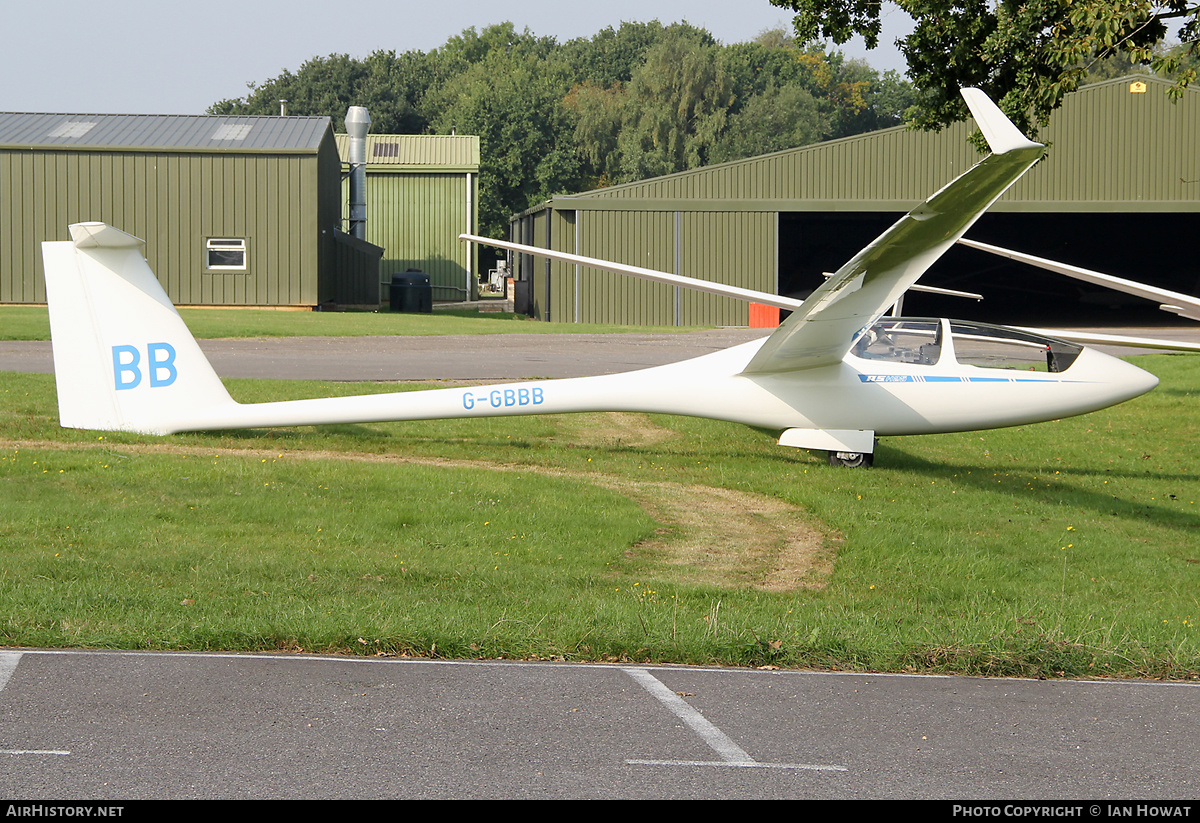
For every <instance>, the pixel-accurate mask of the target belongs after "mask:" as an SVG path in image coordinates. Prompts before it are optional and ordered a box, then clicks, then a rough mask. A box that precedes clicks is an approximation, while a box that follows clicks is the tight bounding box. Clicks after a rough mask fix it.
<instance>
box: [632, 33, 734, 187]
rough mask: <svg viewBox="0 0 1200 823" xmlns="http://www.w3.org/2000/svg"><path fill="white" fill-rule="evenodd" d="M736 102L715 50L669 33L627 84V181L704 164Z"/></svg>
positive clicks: (689, 37) (686, 35)
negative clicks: (730, 108) (731, 107)
mask: <svg viewBox="0 0 1200 823" xmlns="http://www.w3.org/2000/svg"><path fill="white" fill-rule="evenodd" d="M733 99H734V95H733V84H732V83H731V82H730V79H729V76H728V74H727V73H726V72H725V69H724V67H723V66H722V65H721V63H720V61H719V60H718V59H717V47H716V46H713V45H710V44H708V43H706V42H705V41H704V40H703V39H701V38H698V37H695V36H694V35H692V34H691V33H689V32H685V31H678V32H669V33H668V34H667V36H665V37H663V38H662V39H661V40H659V42H658V43H656V44H655V45H654V46H652V47H651V48H650V49H649V50H648V51H647V52H646V58H645V61H644V62H643V63H642V65H640V66H639V67H638V68H637V70H636V71H635V72H634V73H633V76H632V77H631V78H630V81H629V86H628V101H627V104H626V117H625V119H624V122H623V125H622V128H621V132H620V135H619V136H618V139H617V147H618V149H619V151H620V153H621V163H622V167H623V173H624V175H625V176H626V179H638V178H643V177H657V176H659V175H663V174H671V173H673V172H677V171H684V170H687V169H694V168H696V167H697V166H702V165H704V164H705V163H706V162H708V152H709V150H710V149H711V147H712V145H713V144H714V143H715V142H716V140H717V138H718V137H719V136H720V134H721V131H722V129H724V127H725V118H726V116H727V114H728V111H729V107H730V105H731V104H732V103H733Z"/></svg>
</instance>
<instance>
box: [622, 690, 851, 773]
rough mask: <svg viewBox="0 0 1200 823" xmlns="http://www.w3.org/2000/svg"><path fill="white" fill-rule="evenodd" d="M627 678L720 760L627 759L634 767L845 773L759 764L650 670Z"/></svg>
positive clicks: (834, 769) (831, 768) (837, 769)
mask: <svg viewBox="0 0 1200 823" xmlns="http://www.w3.org/2000/svg"><path fill="white" fill-rule="evenodd" d="M622 671H624V672H625V673H626V674H627V675H629V676H630V677H632V678H633V679H634V680H635V681H637V683H638V685H640V686H641V687H642V688H643V689H645V690H646V691H648V692H650V694H651V695H653V696H654V697H655V699H657V700H658V701H659V702H660V703H662V704H663V705H664V706H666V707H667V708H668V709H670V710H671V712H672V713H673V714H674V715H675V716H676V717H678V718H679V719H680V720H682V721H683V722H684V723H686V724H687V725H688V726H689V727H691V729H692V731H694V732H696V734H698V735H700V739H701V740H703V741H704V742H705V743H707V744H708V746H709V747H710V748H711V749H712V750H713V751H715V752H716V753H717V754H718V755H719V756H720V758H721V759H720V760H719V761H711V760H626V761H625V762H626V763H628V764H629V765H631V766H727V767H734V768H749V769H805V770H811V771H829V772H844V771H847V769H845V768H844V767H842V766H814V765H807V764H803V763H759V762H758V761H756V760H755V759H754V758H752V757H751V756H750V755H749V754H747V753H746V751H745V750H744V749H742V747H741V746H739V745H738V744H737V743H734V742H733V740H731V739H730V738H729V736H728V735H726V734H725V733H724V732H723V731H721V730H720V729H718V728H717V727H716V726H714V725H713V724H712V723H710V722H709V721H708V719H707V718H706V717H705V716H704V715H702V714H700V712H698V711H696V710H695V709H694V708H692V706H691V704H690V703H688V702H687V701H686V700H684V699H683V698H682V697H680V696H679V695H677V694H675V692H673V691H671V690H670V689H668V688H667V687H666V685H664V684H663V682H662V681H661V680H659V679H658V678H656V677H655V676H654V675H652V674H650V672H648V671H647V670H646V669H622Z"/></svg>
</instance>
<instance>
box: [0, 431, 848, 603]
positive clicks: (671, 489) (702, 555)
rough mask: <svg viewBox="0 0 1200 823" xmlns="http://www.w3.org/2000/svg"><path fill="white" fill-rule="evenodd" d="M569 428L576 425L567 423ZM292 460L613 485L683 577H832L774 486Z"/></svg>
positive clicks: (645, 549)
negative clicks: (738, 487) (650, 526)
mask: <svg viewBox="0 0 1200 823" xmlns="http://www.w3.org/2000/svg"><path fill="white" fill-rule="evenodd" d="M588 417H591V418H600V419H592V420H591V421H590V422H588V423H587V424H586V425H583V426H581V427H580V428H579V429H578V430H577V431H565V432H564V434H565V435H566V437H560V438H558V439H561V440H570V441H571V442H574V443H578V444H579V445H606V444H612V443H619V444H621V445H624V446H637V445H645V444H648V443H652V442H654V441H656V440H659V439H662V438H664V437H666V436H669V434H670V433H669V432H668V431H666V430H664V429H660V428H658V427H656V426H654V425H653V424H652V423H651V422H650V421H649V419H648V418H646V417H645V416H644V415H589V416H588ZM568 428H570V427H568ZM0 448H4V449H29V450H33V449H37V450H43V449H44V450H55V451H78V450H92V449H96V450H100V449H102V450H105V451H110V452H117V453H121V454H163V455H186V456H215V455H221V456H229V457H246V458H254V457H258V458H260V459H262V458H268V457H269V458H276V457H277V456H278V455H279V454H280V453H281V451H280V449H279V448H275V449H255V448H246V449H237V448H213V447H200V446H184V445H179V444H173V443H163V444H156V443H145V444H114V443H112V442H103V443H101V442H96V443H59V442H53V441H12V440H0ZM283 453H284V454H286V456H287V457H288V458H289V459H293V460H334V461H336V460H342V461H356V462H366V463H377V464H396V465H404V464H412V465H423V466H441V467H446V468H468V469H472V470H476V471H478V470H486V471H500V472H528V473H535V474H540V475H543V476H549V477H558V478H563V479H567V480H571V481H575V482H581V483H588V484H591V485H594V486H598V487H601V488H605V489H609V490H611V491H614V492H616V493H618V494H620V495H623V496H625V497H627V498H629V499H631V500H633V501H634V502H636V503H637V504H638V505H640V506H641V507H642V508H643V509H644V510H645V511H646V512H647V513H648V514H650V516H651V517H653V518H654V519H655V520H657V521H658V522H659V523H660V524H661V525H660V527H659V528H658V530H657V532H656V534H655V536H654V537H652V538H650V539H649V540H645V541H643V542H641V543H639V544H638V545H636V546H633V547H631V548H630V549H629V552H630V553H632V554H633V555H635V556H637V557H638V558H639V559H642V560H644V561H647V562H650V563H653V564H656V565H662V566H669V567H671V569H672V573H673V574H674V575H676V576H677V577H678V578H679V579H681V580H684V581H688V582H692V583H704V584H712V585H718V586H734V587H739V588H740V587H749V588H756V589H761V590H764V591H776V592H786V591H793V590H796V589H820V588H823V587H824V586H825V584H826V582H827V581H828V578H829V575H830V573H831V572H832V570H833V564H834V560H835V558H836V554H837V550H838V548H839V546H840V543H841V538H840V536H839V535H837V534H836V533H835V532H834V531H832V530H831V529H828V528H826V527H825V526H824V525H823V524H821V523H819V522H817V521H816V520H815V519H814V518H812V517H811V516H810V515H809V514H808V513H807V512H805V511H803V510H802V509H800V508H798V507H796V506H793V505H791V504H788V503H785V502H784V501H781V500H778V499H776V498H773V497H769V496H767V495H760V494H753V493H749V492H741V491H734V490H731V489H724V488H719V487H714V486H707V485H701V484H689V483H677V482H671V481H642V480H631V479H629V478H624V477H619V476H615V475H607V474H604V473H601V472H595V471H587V472H583V471H572V470H569V469H562V468H557V467H546V466H536V465H529V464H515V463H514V464H510V463H503V462H498V461H489V460H458V459H447V458H436V457H413V456H407V455H396V454H371V453H365V452H344V451H306V450H294V451H286V452H283Z"/></svg>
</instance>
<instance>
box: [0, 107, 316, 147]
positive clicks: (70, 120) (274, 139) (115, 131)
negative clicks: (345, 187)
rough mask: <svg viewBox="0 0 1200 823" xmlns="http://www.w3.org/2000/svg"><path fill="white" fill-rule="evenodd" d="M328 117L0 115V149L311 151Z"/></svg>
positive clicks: (20, 113) (5, 113) (21, 113)
mask: <svg viewBox="0 0 1200 823" xmlns="http://www.w3.org/2000/svg"><path fill="white" fill-rule="evenodd" d="M329 128H330V119H329V118H328V117H262V116H255V117H250V116H232V115H187V114H34V113H24V112H0V148H22V149H31V148H35V149H71V148H80V149H88V150H91V151H97V150H129V149H133V150H156V151H229V150H234V151H248V152H262V151H274V152H280V151H283V152H315V151H317V149H318V148H319V147H320V145H321V141H322V139H324V137H325V133H326V131H328V130H329Z"/></svg>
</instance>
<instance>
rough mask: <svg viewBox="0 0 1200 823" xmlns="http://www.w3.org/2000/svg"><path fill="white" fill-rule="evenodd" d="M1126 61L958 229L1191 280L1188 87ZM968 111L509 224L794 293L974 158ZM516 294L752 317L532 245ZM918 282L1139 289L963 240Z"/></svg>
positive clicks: (1173, 281) (1021, 311)
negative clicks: (928, 126)
mask: <svg viewBox="0 0 1200 823" xmlns="http://www.w3.org/2000/svg"><path fill="white" fill-rule="evenodd" d="M1169 86H1170V84H1169V83H1167V82H1165V81H1162V80H1159V79H1156V78H1152V77H1145V76H1137V77H1127V78H1121V79H1116V80H1111V81H1107V82H1103V83H1097V84H1094V85H1089V86H1085V87H1083V88H1082V89H1080V90H1079V91H1077V92H1075V93H1073V94H1071V95H1069V96H1068V97H1067V98H1066V100H1065V101H1064V102H1063V105H1062V107H1061V108H1060V109H1059V110H1058V111H1056V112H1055V114H1054V116H1053V120H1052V123H1051V125H1050V126H1049V127H1048V128H1047V129H1045V131H1044V132H1043V133H1042V134H1040V135H1038V137H1037V139H1039V140H1040V141H1042V142H1045V143H1047V144H1049V145H1050V151H1049V153H1048V157H1047V159H1046V160H1044V161H1043V162H1042V163H1041V164H1039V166H1038V167H1035V168H1034V169H1032V170H1031V171H1030V172H1029V174H1027V175H1026V176H1025V177H1024V179H1022V180H1021V181H1019V182H1018V183H1017V184H1016V185H1015V186H1014V187H1013V188H1012V189H1011V190H1010V191H1009V192H1008V193H1007V194H1006V195H1005V196H1004V197H1003V198H1002V199H1001V200H1000V201H999V202H997V203H996V205H995V206H993V207H992V209H991V210H990V211H989V212H988V213H987V214H985V215H984V216H983V217H982V218H981V219H980V221H979V222H978V223H977V224H976V225H975V227H973V228H972V229H971V231H970V233H969V235H968V236H969V237H971V238H972V239H976V240H980V241H983V242H985V243H991V244H994V245H997V246H1003V247H1007V248H1011V249H1015V250H1018V251H1023V252H1028V253H1030V254H1035V255H1039V256H1042V257H1049V258H1053V259H1055V260H1060V261H1062V262H1066V263H1071V264H1074V265H1077V266H1083V267H1086V268H1092V269H1096V270H1099V271H1102V272H1105V273H1108V274H1113V275H1118V276H1121V277H1127V278H1131V279H1135V280H1141V281H1144V282H1149V283H1152V284H1154V285H1158V286H1162V287H1165V288H1170V289H1174V290H1176V291H1182V292H1187V293H1191V294H1196V293H1197V288H1198V286H1200V267H1198V266H1196V264H1195V259H1194V256H1193V255H1191V254H1189V248H1188V244H1186V242H1184V241H1185V240H1186V238H1188V237H1190V236H1191V230H1192V229H1193V227H1194V226H1195V224H1196V221H1197V219H1198V218H1200V214H1198V212H1200V149H1198V148H1197V147H1198V146H1200V92H1195V91H1190V92H1188V93H1186V94H1185V95H1184V96H1183V98H1182V99H1181V100H1179V101H1177V102H1173V101H1172V100H1170V99H1169V98H1168V97H1167V96H1166V94H1165V90H1166V89H1167V88H1169ZM973 129H974V126H973V124H970V123H960V124H957V125H955V126H953V127H951V128H948V129H946V130H944V131H942V132H939V133H929V132H920V131H909V130H907V129H906V128H904V127H898V128H894V129H886V130H883V131H878V132H874V133H870V134H864V135H859V136H855V137H849V138H844V139H841V140H835V141H830V142H827V143H820V144H816V145H811V146H804V147H801V148H797V149H791V150H787V151H783V152H778V153H775V154H769V155H763V156H761V157H754V158H750V159H747V160H740V161H735V162H732V163H725V164H721V165H715V166H708V167H704V168H700V169H695V170H693V171H688V172H683V173H679V174H674V175H669V176H666V177H660V178H655V179H651V180H645V181H640V182H636V183H629V184H626V185H621V186H613V187H611V188H607V189H600V190H596V191H591V192H586V193H582V194H575V195H568V196H558V197H554V198H552V199H551V200H548V201H546V202H544V203H541V204H539V205H538V206H536V207H534V208H532V209H530V210H528V211H526V212H524V213H522V214H518V215H515V216H514V217H513V218H512V221H511V223H510V238H509V239H511V240H512V241H514V242H518V243H525V244H529V245H534V246H539V247H542V248H552V249H554V250H556V251H562V252H569V253H574V254H579V255H583V256H586V257H595V258H600V259H604V260H614V261H617V262H620V263H625V264H630V265H637V266H643V267H646V268H652V269H659V270H662V271H666V272H671V273H676V274H683V275H688V276H691V277H698V278H702V279H707V280H714V281H717V282H722V283H728V284H731V285H736V286H741V287H743V288H750V289H756V290H759V291H765V292H770V293H774V294H783V295H788V296H792V297H801V298H802V297H804V296H806V295H807V294H808V293H809V292H810V291H811V290H812V289H813V288H815V287H816V286H817V285H818V284H819V283H820V282H821V280H822V274H823V273H825V272H831V271H834V270H836V269H837V268H838V267H840V266H841V265H842V264H843V263H845V262H846V261H847V260H849V259H850V258H851V257H852V256H853V255H854V254H855V253H856V252H857V251H858V250H859V249H861V248H862V247H863V246H865V245H866V244H867V243H869V242H870V241H871V240H873V239H874V238H875V237H876V236H878V235H879V234H880V233H881V232H883V231H884V230H885V229H886V228H887V227H888V226H889V225H891V223H893V222H894V221H895V220H896V219H898V217H899V216H900V215H902V214H904V213H906V212H907V211H909V210H910V209H911V208H913V207H914V206H915V205H916V204H917V203H919V202H921V201H922V200H924V199H925V198H926V197H928V196H929V195H930V194H932V193H933V192H935V191H936V190H938V189H939V188H941V187H942V186H944V185H945V184H946V183H948V182H949V181H950V180H951V179H953V178H954V177H956V176H957V175H958V174H961V173H962V172H963V171H965V170H966V169H968V168H969V167H970V166H971V165H973V164H974V163H975V162H977V161H978V160H979V155H978V153H977V152H976V150H975V149H974V148H973V147H972V146H971V145H970V143H969V142H968V137H969V135H970V133H971V131H973ZM513 266H514V272H515V276H516V279H517V284H516V285H517V297H518V310H524V311H526V312H527V313H529V314H531V315H533V316H535V317H539V318H542V319H545V320H550V321H558V322H595V323H629V324H646V325H649V324H654V325H684V326H687V325H746V324H747V323H748V320H749V316H748V315H749V308H748V307H747V305H746V304H744V303H741V302H740V301H736V300H732V299H730V298H724V297H718V296H713V295H708V294H700V293H697V292H692V291H689V290H680V289H676V288H675V287H671V286H666V285H661V284H656V283H648V282H644V281H634V280H633V279H631V278H626V277H621V276H619V275H614V274H609V273H605V272H600V271H596V270H594V269H588V268H586V267H581V266H574V265H569V264H566V263H557V262H547V261H545V260H544V259H535V258H534V257H532V256H529V255H517V256H516V258H515V259H514V261H513ZM922 282H923V283H924V284H926V285H931V286H942V287H946V288H952V289H958V290H963V291H973V292H978V293H980V294H983V295H984V300H983V301H982V302H978V303H977V302H975V301H968V300H963V299H962V298H952V297H941V296H936V295H927V294H922V293H910V294H909V295H907V296H906V298H905V306H904V311H905V313H906V314H936V315H953V316H957V317H963V318H966V319H979V320H994V321H996V320H998V321H1010V322H1016V321H1023V322H1032V321H1034V320H1039V321H1052V320H1057V321H1060V322H1065V321H1068V320H1070V321H1076V320H1084V319H1087V320H1089V321H1093V322H1112V323H1125V324H1130V323H1135V322H1137V323H1141V322H1154V321H1159V320H1163V319H1164V318H1168V319H1169V317H1170V316H1169V315H1165V314H1163V313H1162V312H1158V311H1157V308H1156V307H1155V306H1154V305H1153V304H1151V303H1149V302H1147V301H1142V300H1138V299H1137V298H1131V297H1128V296H1126V295H1121V294H1118V293H1116V292H1109V291H1105V290H1102V289H1098V288H1090V287H1087V286H1085V285H1084V284H1082V283H1079V282H1078V281H1074V280H1069V279H1067V278H1062V277H1059V276H1058V275H1053V274H1050V273H1048V272H1045V271H1042V270H1039V269H1030V268H1029V267H1025V266H1022V265H1021V264H1018V263H1014V262H1012V261H1009V260H1005V259H1002V258H998V257H994V256H992V255H988V254H987V253H985V252H982V251H976V250H974V249H969V248H966V247H956V248H954V249H952V250H951V251H950V252H948V253H947V254H946V255H945V256H944V257H943V259H942V260H940V261H939V262H938V263H937V264H935V265H934V267H933V268H932V269H930V271H929V272H928V274H927V275H926V277H925V278H923V280H922Z"/></svg>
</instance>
